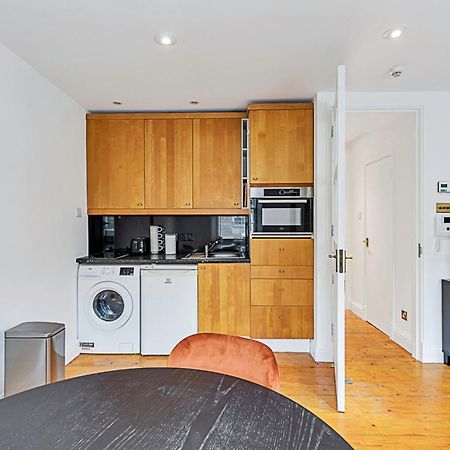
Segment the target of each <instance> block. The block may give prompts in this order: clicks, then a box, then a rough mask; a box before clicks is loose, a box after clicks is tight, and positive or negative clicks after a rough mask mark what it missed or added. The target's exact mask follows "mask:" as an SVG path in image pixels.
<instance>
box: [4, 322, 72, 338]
mask: <svg viewBox="0 0 450 450" xmlns="http://www.w3.org/2000/svg"><path fill="white" fill-rule="evenodd" d="M64 329H65V325H64V324H63V323H56V322H23V323H21V324H19V325H16V326H15V327H13V328H10V329H9V330H6V331H5V338H49V337H52V336H54V335H55V334H58V333H59V332H60V331H62V330H64Z"/></svg>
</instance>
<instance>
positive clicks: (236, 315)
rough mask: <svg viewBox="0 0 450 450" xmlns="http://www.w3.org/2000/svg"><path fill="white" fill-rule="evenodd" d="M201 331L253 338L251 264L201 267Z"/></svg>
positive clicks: (199, 301)
mask: <svg viewBox="0 0 450 450" xmlns="http://www.w3.org/2000/svg"><path fill="white" fill-rule="evenodd" d="M198 331H199V332H200V333H202V332H203V333H207V332H211V333H225V334H233V335H238V336H250V264H244V263H217V264H216V263H211V264H210V263H206V264H199V266H198Z"/></svg>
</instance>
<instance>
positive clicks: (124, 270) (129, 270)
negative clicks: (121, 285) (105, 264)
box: [119, 267, 134, 277]
mask: <svg viewBox="0 0 450 450" xmlns="http://www.w3.org/2000/svg"><path fill="white" fill-rule="evenodd" d="M119 275H122V276H128V277H129V276H133V275H134V267H121V268H120V271H119Z"/></svg>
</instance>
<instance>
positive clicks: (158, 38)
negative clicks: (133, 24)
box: [154, 31, 177, 47]
mask: <svg viewBox="0 0 450 450" xmlns="http://www.w3.org/2000/svg"><path fill="white" fill-rule="evenodd" d="M154 39H155V42H156V43H157V44H159V45H163V46H164V47H169V46H170V45H175V44H176V43H177V38H176V37H175V35H174V34H172V33H168V32H166V31H163V32H161V33H157V34H155V36H154Z"/></svg>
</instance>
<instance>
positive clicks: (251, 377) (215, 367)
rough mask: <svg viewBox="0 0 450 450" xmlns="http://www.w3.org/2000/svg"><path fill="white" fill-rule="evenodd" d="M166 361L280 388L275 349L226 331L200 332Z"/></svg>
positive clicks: (183, 366)
mask: <svg viewBox="0 0 450 450" xmlns="http://www.w3.org/2000/svg"><path fill="white" fill-rule="evenodd" d="M167 365H168V366H169V367H178V368H185V369H201V370H208V371H210V372H218V373H223V374H225V375H232V376H235V377H239V378H243V379H245V380H248V381H253V382H254V383H257V384H261V385H262V386H265V387H267V388H269V389H273V390H274V391H278V390H279V389H280V375H279V371H278V364H277V361H276V359H275V355H274V354H273V352H272V350H271V349H270V348H269V347H268V346H267V345H265V344H263V343H261V342H258V341H254V340H252V339H247V338H242V337H238V336H229V335H227V334H217V333H199V334H193V335H192V336H188V337H187V338H185V339H183V340H182V341H180V342H179V343H178V344H177V345H176V346H175V348H174V349H173V350H172V352H171V353H170V356H169V360H168V363H167Z"/></svg>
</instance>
